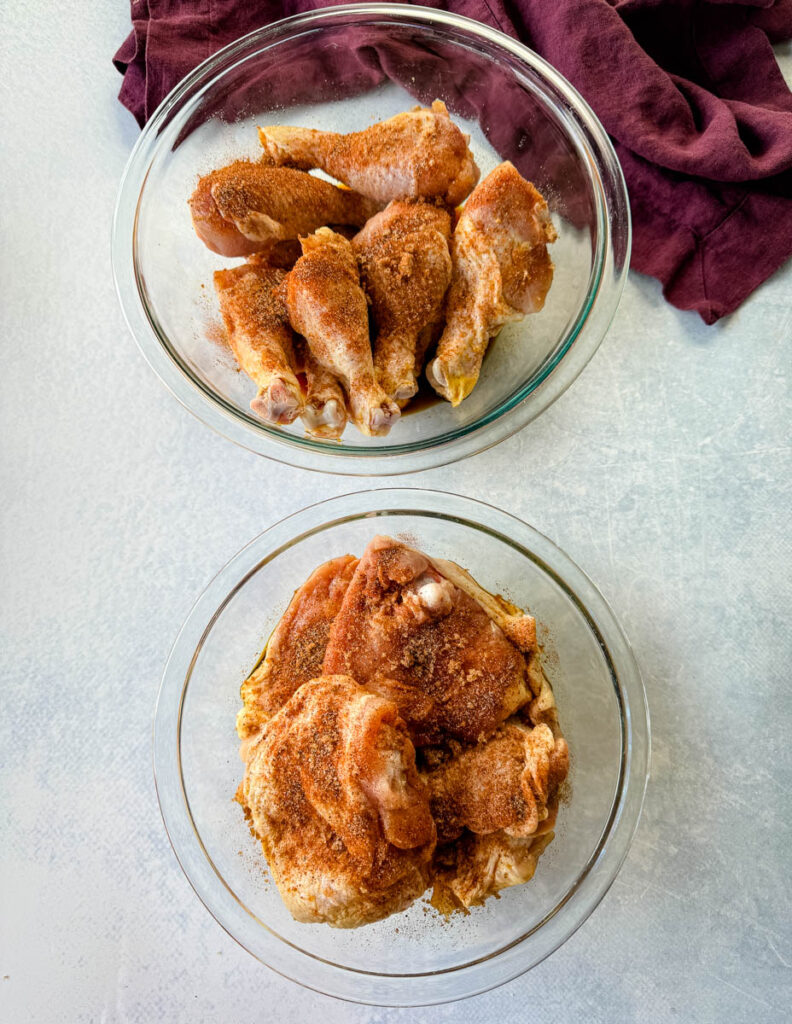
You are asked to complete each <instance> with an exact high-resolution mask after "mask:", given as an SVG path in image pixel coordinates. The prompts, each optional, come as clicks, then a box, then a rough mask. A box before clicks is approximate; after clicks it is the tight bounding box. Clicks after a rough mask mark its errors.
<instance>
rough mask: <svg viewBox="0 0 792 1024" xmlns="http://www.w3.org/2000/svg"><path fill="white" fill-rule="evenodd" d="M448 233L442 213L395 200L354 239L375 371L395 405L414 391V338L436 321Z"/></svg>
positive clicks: (446, 277)
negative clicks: (370, 324)
mask: <svg viewBox="0 0 792 1024" xmlns="http://www.w3.org/2000/svg"><path fill="white" fill-rule="evenodd" d="M450 233H451V218H450V217H449V215H448V213H447V212H446V211H445V210H443V209H441V208H440V207H438V206H431V205H429V204H427V203H414V202H413V203H408V202H403V201H401V200H395V201H394V202H392V203H389V205H388V206H387V207H386V208H385V209H384V210H383V211H382V212H381V213H378V214H377V215H376V216H374V217H372V218H371V220H369V221H368V223H367V224H366V225H365V227H364V228H362V230H361V231H360V232H358V234H357V235H356V236H355V238H354V239H353V244H354V246H355V251H356V252H357V255H358V260H359V262H360V274H361V279H362V281H363V286H364V288H365V289H366V293H367V294H368V297H369V300H370V301H371V311H372V314H373V319H374V323H375V326H376V338H375V341H374V370H375V372H376V374H377V380H378V381H379V382H380V384H381V385H382V387H383V389H384V390H385V392H386V394H387V395H388V396H389V397H390V398H392V399H393V400H394V401H395V402H397V403H398V404H399V405H403V404H405V403H406V402H407V401H408V400H409V399H410V398H412V396H413V395H414V394H415V392H416V391H417V390H418V374H419V373H420V372H421V365H420V362H419V360H420V359H421V358H422V352H421V351H420V350H419V337H420V336H421V332H422V331H424V330H425V329H426V328H427V327H430V326H431V325H432V324H434V323H435V322H436V321H437V320H438V318H439V317H440V313H441V309H442V305H443V298H444V297H445V293H446V289H447V288H448V285H449V283H450V281H451V257H450V255H449V252H448V238H449V235H450Z"/></svg>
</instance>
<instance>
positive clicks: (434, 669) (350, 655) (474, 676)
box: [324, 537, 533, 746]
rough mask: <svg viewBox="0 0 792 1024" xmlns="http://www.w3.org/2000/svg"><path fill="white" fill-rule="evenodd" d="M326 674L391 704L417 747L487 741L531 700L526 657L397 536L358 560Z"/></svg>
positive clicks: (374, 545) (373, 544) (481, 610)
mask: <svg viewBox="0 0 792 1024" xmlns="http://www.w3.org/2000/svg"><path fill="white" fill-rule="evenodd" d="M526 618H528V619H530V616H526ZM531 621H532V620H531ZM324 671H325V672H327V673H343V674H347V675H351V676H353V677H354V678H355V679H357V681H358V682H359V683H361V684H362V685H364V686H367V687H369V688H370V689H372V690H375V691H376V692H377V693H381V694H382V695H383V696H386V697H388V698H390V699H392V700H394V701H395V702H396V704H397V705H398V707H399V711H400V713H401V714H402V716H403V717H404V719H405V721H406V722H407V725H408V728H409V729H410V734H411V736H412V737H413V740H414V742H415V744H416V746H423V745H426V744H431V743H437V742H442V741H443V740H444V739H446V738H448V737H450V738H454V739H458V740H461V741H463V742H467V743H475V742H477V741H479V740H483V739H486V738H487V737H488V736H490V735H491V734H492V733H493V732H494V731H495V730H496V729H497V727H498V725H499V724H500V723H501V722H502V721H504V720H505V719H506V718H508V717H509V715H511V714H512V713H513V712H515V711H516V710H517V709H518V708H520V707H522V705H523V704H525V703H526V702H528V701H530V700H531V699H532V696H533V691H532V690H531V677H530V674H529V670H528V666H527V664H526V659H525V658H524V656H523V654H522V653H521V651H520V650H518V648H517V647H516V646H515V645H514V644H513V643H512V642H511V641H510V640H509V639H508V638H507V636H506V635H505V633H504V632H503V630H502V629H501V627H500V626H499V625H497V623H496V622H494V621H493V620H492V619H491V618H490V617H489V615H488V614H487V612H486V611H485V610H484V608H483V607H482V606H481V605H480V604H479V602H478V601H476V600H475V599H474V598H472V597H471V596H470V595H469V594H468V593H466V592H465V591H464V590H462V589H461V588H460V587H459V586H457V585H455V583H453V582H452V581H451V580H450V579H448V577H447V576H445V575H443V574H442V573H441V572H440V571H438V569H437V567H436V563H432V562H431V561H430V559H428V558H427V557H426V556H425V555H423V554H422V553H421V552H419V551H415V550H414V549H412V548H409V547H408V546H407V545H405V544H402V543H400V542H398V541H395V540H393V539H391V538H390V537H375V538H374V540H372V541H371V543H370V544H369V545H368V547H367V548H366V550H365V552H364V553H363V556H362V558H361V559H360V563H359V564H358V566H357V569H356V570H355V573H354V576H353V578H352V580H351V582H350V584H349V587H348V589H347V591H346V594H345V595H344V600H343V602H342V605H341V608H340V610H339V612H338V615H337V616H336V619H335V621H334V622H333V625H332V627H331V629H330V637H329V640H328V644H327V651H326V654H325V660H324Z"/></svg>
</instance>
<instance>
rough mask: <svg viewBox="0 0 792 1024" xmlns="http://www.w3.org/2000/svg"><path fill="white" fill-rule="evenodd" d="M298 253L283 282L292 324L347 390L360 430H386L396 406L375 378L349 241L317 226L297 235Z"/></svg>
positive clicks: (396, 413) (364, 309) (394, 416)
mask: <svg viewBox="0 0 792 1024" xmlns="http://www.w3.org/2000/svg"><path fill="white" fill-rule="evenodd" d="M301 243H302V250H303V255H302V256H301V257H300V259H299V260H298V261H297V263H296V264H295V265H294V269H293V270H292V271H291V273H290V274H289V277H288V280H287V283H286V301H287V306H288V310H289V318H290V320H291V323H292V326H293V327H294V329H295V330H296V331H299V332H300V334H302V335H303V336H304V337H305V339H306V340H307V342H308V347H309V349H310V350H311V354H312V355H313V357H314V358H315V359H316V361H317V363H319V364H320V365H321V366H322V367H324V369H325V370H327V371H329V372H330V373H332V374H334V375H335V376H336V377H337V378H338V379H339V380H340V381H341V383H342V384H343V386H344V389H345V391H346V393H347V395H348V396H349V411H350V415H351V417H352V419H353V421H354V422H355V424H356V425H357V427H358V428H359V429H360V430H361V431H362V433H364V434H368V435H377V436H379V435H383V434H387V433H388V431H389V430H390V428H391V427H392V425H393V424H394V423H395V422H396V420H397V419H398V418H399V415H400V413H399V407H398V406H397V405H396V403H395V402H393V401H391V400H390V399H389V398H388V396H387V395H386V394H385V392H384V391H383V389H382V387H381V386H380V385H379V384H378V383H377V379H376V377H375V376H374V364H373V361H372V356H371V343H370V342H369V328H368V307H367V305H366V296H365V294H364V292H363V289H362V288H361V287H360V277H359V274H358V265H357V259H356V258H355V250H354V249H353V248H352V244H351V242H349V241H347V239H346V238H344V237H342V236H341V235H339V234H337V233H336V232H334V231H331V230H330V229H329V228H320V229H319V230H318V231H317V232H316V233H315V234H313V235H309V236H308V237H307V238H302V239H301Z"/></svg>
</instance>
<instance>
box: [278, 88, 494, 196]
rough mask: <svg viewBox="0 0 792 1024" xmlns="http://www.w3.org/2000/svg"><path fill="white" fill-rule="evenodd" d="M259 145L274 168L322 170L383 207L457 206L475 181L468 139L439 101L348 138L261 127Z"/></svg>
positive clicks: (300, 129) (297, 129)
mask: <svg viewBox="0 0 792 1024" xmlns="http://www.w3.org/2000/svg"><path fill="white" fill-rule="evenodd" d="M259 140H260V142H261V145H262V146H263V147H264V152H265V154H266V157H267V158H268V159H269V160H271V161H272V163H274V164H276V165H278V166H281V165H288V166H291V167H298V168H302V169H303V170H310V169H312V168H320V169H321V170H323V171H325V172H326V173H327V174H330V175H332V176H333V177H334V178H337V179H338V180H339V181H342V182H344V183H345V184H346V185H349V186H350V187H351V188H354V189H356V190H357V191H358V192H361V193H362V194H363V195H365V196H369V197H370V198H371V199H374V200H377V201H378V202H381V203H388V202H390V201H391V200H392V199H419V198H420V199H441V200H442V201H443V202H445V203H446V204H447V205H448V206H456V205H457V204H458V203H461V202H462V201H463V199H465V197H466V196H467V195H469V194H470V190H471V189H472V188H473V187H474V186H475V184H476V182H477V181H478V179H479V170H478V167H477V166H476V163H475V161H474V159H473V155H472V154H471V152H470V149H469V148H468V136H466V135H463V134H462V132H461V131H460V130H459V128H457V126H456V125H455V124H454V123H453V121H452V120H451V118H450V117H449V116H448V110H447V109H446V106H445V104H444V103H442V102H441V101H440V100H435V102H434V103H433V104H432V106H431V107H430V108H425V107H416V108H415V109H414V110H411V111H409V112H406V113H402V114H397V115H396V116H395V117H391V118H390V119H389V120H387V121H381V122H379V123H378V124H374V125H372V126H371V127H370V128H366V129H365V130H364V131H361V132H351V133H350V134H348V135H341V134H339V133H337V132H323V131H316V130H314V129H311V128H292V127H287V126H284V125H272V126H270V127H267V128H259Z"/></svg>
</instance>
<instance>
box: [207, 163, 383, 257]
mask: <svg viewBox="0 0 792 1024" xmlns="http://www.w3.org/2000/svg"><path fill="white" fill-rule="evenodd" d="M378 209H380V207H379V205H378V204H377V203H374V202H372V201H371V200H370V199H366V198H365V197H364V196H361V195H358V194H357V193H356V192H353V191H351V190H350V189H342V188H337V187H336V186H335V185H331V184H330V183H329V182H327V181H323V180H322V179H321V178H316V177H314V176H313V175H310V174H305V173H304V172H303V171H296V170H293V169H291V168H288V167H271V166H268V165H267V163H266V162H264V161H260V162H257V163H254V162H252V161H250V160H237V161H235V162H234V163H232V164H229V165H228V166H227V167H221V168H220V169H219V170H216V171H212V172H211V173H210V174H206V175H204V177H202V178H201V179H200V180H199V182H198V185H197V187H196V189H195V191H194V192H193V194H192V196H191V197H190V210H191V212H192V219H193V226H194V228H195V231H196V234H197V235H198V237H199V238H200V239H201V241H202V242H204V244H205V245H207V246H208V247H209V248H210V249H211V250H212V252H216V253H219V254H220V255H221V256H248V255H250V254H251V253H254V252H261V251H262V250H266V249H268V248H271V247H272V246H273V245H275V244H276V243H277V242H280V241H285V240H288V239H295V238H297V236H298V235H303V234H307V233H309V232H311V231H314V230H316V228H318V227H321V226H322V225H323V224H354V225H356V226H360V225H362V224H365V223H366V221H367V220H368V218H369V217H371V216H373V215H374V214H375V213H376V212H377V210H378Z"/></svg>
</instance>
